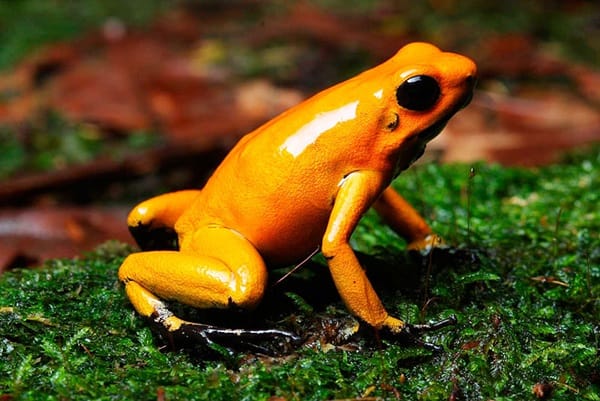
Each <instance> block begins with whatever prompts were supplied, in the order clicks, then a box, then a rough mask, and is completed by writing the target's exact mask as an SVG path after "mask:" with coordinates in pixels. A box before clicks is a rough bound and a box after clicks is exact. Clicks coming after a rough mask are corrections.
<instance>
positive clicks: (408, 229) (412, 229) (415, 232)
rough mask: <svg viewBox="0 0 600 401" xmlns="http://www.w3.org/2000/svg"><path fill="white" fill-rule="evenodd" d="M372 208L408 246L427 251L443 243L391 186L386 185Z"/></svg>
mask: <svg viewBox="0 0 600 401" xmlns="http://www.w3.org/2000/svg"><path fill="white" fill-rule="evenodd" d="M373 208H374V209H375V210H376V211H377V213H379V215H380V216H381V217H382V218H383V220H384V221H385V222H386V223H387V224H388V225H389V226H390V227H391V228H392V230H394V231H395V232H396V233H397V234H398V235H400V236H401V237H402V238H404V239H406V241H408V248H409V249H414V250H417V251H429V250H431V249H432V248H434V247H437V246H440V245H442V244H443V241H442V239H441V238H440V237H439V236H438V235H437V234H435V233H434V232H433V231H432V230H431V228H430V227H429V225H428V224H427V222H426V221H425V220H424V219H423V217H421V215H420V214H419V213H418V212H417V211H416V210H415V208H413V207H412V205H411V204H410V203H408V202H407V201H406V200H405V199H404V198H403V197H402V196H401V195H400V194H398V192H396V191H395V190H394V189H393V188H392V187H387V188H386V189H385V190H384V191H383V193H382V194H381V195H380V196H379V198H378V199H377V201H376V202H375V203H374V204H373Z"/></svg>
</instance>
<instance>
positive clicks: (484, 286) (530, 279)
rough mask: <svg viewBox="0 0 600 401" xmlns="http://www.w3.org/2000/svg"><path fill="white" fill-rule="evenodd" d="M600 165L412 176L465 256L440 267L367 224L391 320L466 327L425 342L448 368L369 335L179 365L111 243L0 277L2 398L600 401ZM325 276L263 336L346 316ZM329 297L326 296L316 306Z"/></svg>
mask: <svg viewBox="0 0 600 401" xmlns="http://www.w3.org/2000/svg"><path fill="white" fill-rule="evenodd" d="M598 155H599V152H598V149H595V150H592V151H589V152H587V153H586V154H585V155H579V156H574V157H571V158H570V159H569V160H567V161H566V162H564V163H561V164H557V165H554V166H549V167H546V168H541V169H537V170H524V169H514V168H502V167H498V166H489V165H485V164H478V165H474V166H467V165H446V166H439V165H436V164H429V165H423V166H417V167H416V168H413V169H411V170H409V171H407V172H405V173H404V174H403V175H402V176H401V177H400V178H399V180H398V182H397V187H398V188H399V189H400V190H401V191H402V193H403V194H405V195H406V196H407V197H408V198H409V199H411V201H413V203H414V204H415V205H416V206H417V208H419V209H421V210H422V211H423V212H424V214H425V215H426V216H427V217H428V218H429V220H431V221H432V222H433V226H434V228H435V229H436V231H437V232H438V233H440V234H441V235H442V236H443V237H444V238H445V239H446V241H447V243H448V244H450V245H451V249H450V251H446V252H442V253H439V254H438V256H436V255H435V254H434V257H433V258H432V259H431V261H430V260H429V259H428V258H427V257H426V258H424V259H419V258H415V257H414V255H413V256H410V255H408V254H407V253H406V252H405V251H404V245H403V243H402V241H401V240H399V239H398V238H397V237H396V236H395V235H393V234H392V233H391V232H390V231H389V230H388V229H387V228H386V227H384V226H382V225H381V224H380V222H379V221H378V220H377V217H376V216H375V215H374V214H369V215H368V216H366V218H365V219H364V220H363V222H362V223H361V225H360V227H359V229H358V230H357V232H356V234H355V236H354V237H353V242H354V246H355V248H357V249H359V250H360V251H361V252H364V253H366V254H369V255H373V256H375V257H374V258H372V257H369V258H366V259H365V267H366V268H367V269H368V271H369V272H378V271H384V272H385V274H383V275H381V274H380V275H379V276H380V277H379V279H377V278H374V282H376V283H377V284H376V285H377V286H378V290H379V291H380V293H381V294H383V298H384V303H385V304H386V306H387V307H388V309H389V310H390V311H391V312H392V313H394V314H395V315H397V316H399V317H402V318H404V319H406V320H408V321H409V322H412V323H419V322H423V321H433V320H439V319H440V318H443V317H447V316H449V315H451V314H455V315H456V316H457V317H458V324H457V325H456V326H455V327H450V328H446V329H443V330H440V331H438V332H434V333H431V334H427V335H424V336H422V338H423V339H424V340H427V341H430V342H433V343H435V344H438V345H440V346H441V347H443V351H442V352H441V353H439V354H435V355H434V354H432V353H431V352H430V351H428V350H426V349H424V348H422V347H418V346H415V345H407V344H406V343H405V342H402V343H398V342H396V341H394V340H393V339H388V338H386V339H383V340H382V342H381V343H378V342H377V341H376V340H374V339H373V338H372V337H373V336H370V333H369V332H368V331H366V333H365V332H361V333H360V335H359V337H358V338H357V339H353V340H352V342H353V344H354V345H356V346H355V347H337V348H332V349H331V347H321V346H318V345H317V346H313V347H302V348H300V349H298V350H297V351H296V352H294V353H292V354H291V355H290V356H287V357H283V358H265V357H256V356H253V355H248V354H243V353H242V354H240V355H239V356H238V357H236V358H229V359H225V360H224V359H220V358H218V357H217V358H214V357H212V358H205V357H204V354H203V353H202V352H201V351H199V350H198V349H188V350H175V351H169V350H167V349H164V348H162V347H161V345H162V344H161V343H160V341H157V340H156V337H155V336H154V335H153V333H152V332H151V331H150V329H149V328H148V326H147V325H146V323H145V322H144V321H143V320H142V319H141V318H139V317H138V316H137V315H136V314H135V313H134V311H133V310H132V308H131V306H130V304H129V303H128V301H127V299H126V297H125V295H124V292H123V288H122V286H121V285H120V284H119V283H118V281H117V278H116V271H117V268H118V266H119V264H120V262H121V261H122V258H123V256H124V255H125V254H126V253H127V252H128V251H129V250H128V249H126V248H124V247H123V246H120V245H118V244H109V245H106V246H104V247H101V248H100V249H99V250H98V251H96V252H94V253H93V254H90V255H87V256H85V257H83V258H81V259H79V260H56V261H52V262H50V263H48V264H47V265H45V266H43V267H42V268H39V269H33V270H17V271H13V272H10V273H7V274H5V275H3V276H2V277H1V278H0V398H1V399H7V400H11V399H15V400H17V399H18V400H36V399H50V400H64V399H69V400H90V399H106V400H108V399H132V400H134V399H135V400H155V399H157V397H164V398H163V399H166V400H183V399H186V400H204V399H206V400H221V399H223V400H231V399H239V400H266V399H269V397H272V396H278V397H283V398H284V399H287V400H323V399H353V398H360V397H371V398H374V399H378V398H381V399H396V398H398V397H401V399H421V400H441V399H442V400H447V399H469V400H487V399H494V400H496V401H499V400H515V399H520V400H527V399H535V396H534V394H533V393H532V391H533V388H534V386H536V385H544V386H546V387H545V388H546V389H548V388H552V398H551V399H556V400H600V383H599V381H600V368H599V366H600V355H599V351H598V349H599V344H600V300H599V294H600V238H599V231H600V230H599V228H600V208H599V206H598V205H599V204H600V195H599V192H598V191H597V188H600V158H599V156H598ZM405 265H407V266H405ZM390 266H391V267H393V269H392V270H386V268H389V267H390ZM321 271H326V268H324V267H320V266H318V264H317V265H316V266H308V267H305V268H304V269H302V272H301V274H300V275H299V276H298V278H295V280H297V282H296V284H302V283H303V280H304V286H302V285H299V286H298V288H302V287H304V288H307V289H308V290H307V291H306V293H302V292H301V291H298V292H295V295H291V296H288V299H290V300H292V301H290V302H289V303H288V304H287V305H286V306H285V307H283V306H282V305H279V306H278V308H275V309H277V311H276V312H272V313H271V312H268V311H269V308H270V304H272V302H270V301H269V299H267V300H265V303H264V304H263V305H262V306H261V308H259V309H260V310H263V311H266V312H261V313H262V315H260V316H261V318H260V319H263V318H264V316H267V317H266V318H264V319H265V320H264V324H265V325H271V324H275V325H279V326H282V327H284V328H287V327H290V325H291V323H290V321H295V323H294V325H296V326H298V327H300V328H301V324H302V323H301V322H302V321H309V320H310V319H311V318H313V317H314V315H316V314H327V313H330V314H332V315H333V316H334V317H335V316H340V315H342V316H343V315H344V314H345V313H346V312H345V311H344V309H343V307H342V306H341V305H340V304H339V301H337V297H336V294H335V293H334V292H333V293H332V294H331V299H330V301H328V302H332V303H331V304H330V305H331V306H329V307H325V309H323V305H315V304H313V301H312V299H311V297H310V294H311V293H313V294H314V293H315V292H329V291H330V290H331V289H330V288H329V287H328V286H329V285H330V284H327V278H325V280H324V281H323V280H322V279H319V281H316V280H317V279H316V278H315V277H314V276H313V274H320V273H319V272H321ZM381 276H383V280H382V279H381V278H382V277H381ZM311 277H312V278H311ZM320 282H323V283H324V284H323V285H324V286H325V287H326V289H318V290H317V291H315V288H316V284H315V283H320ZM287 290H290V289H289V288H288V289H287ZM287 290H278V291H282V292H285V291H287ZM271 306H272V305H271ZM282 309H283V310H284V311H285V313H287V315H282ZM260 319H259V320H258V321H255V322H254V324H258V325H260V324H262V323H261V320H260ZM273 322H275V323H273ZM232 324H233V325H235V321H234V322H232ZM370 337H371V338H370ZM325 348H327V349H325ZM451 397H455V398H451ZM371 398H368V399H371Z"/></svg>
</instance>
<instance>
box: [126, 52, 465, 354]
mask: <svg viewBox="0 0 600 401" xmlns="http://www.w3.org/2000/svg"><path fill="white" fill-rule="evenodd" d="M475 79H476V66H475V64H474V63H473V61H471V60H470V59H468V58H466V57H464V56H462V55H459V54H455V53H448V52H442V51H441V50H439V49H438V48H436V47H435V46H433V45H430V44H426V43H412V44H409V45H407V46H405V47H403V48H401V49H400V50H399V51H398V52H397V53H396V54H395V55H394V56H393V57H392V58H390V59H389V60H387V61H385V62H384V63H382V64H380V65H378V66H376V67H374V68H372V69H370V70H367V71H365V72H363V73H361V74H359V75H357V76H355V77H353V78H350V79H348V80H347V81H344V82H342V83H339V84H337V85H335V86H333V87H331V88H329V89H326V90H324V91H322V92H320V93H318V94H316V95H315V96H313V97H311V98H309V99H308V100H306V101H304V102H302V103H300V104H298V105H297V106H295V107H292V108H291V109H289V110H287V111H286V112H284V113H282V114H281V115H279V116H278V117H276V118H274V119H273V120H271V121H269V122H267V123H266V124H264V125H262V126H261V127H259V128H257V129H256V130H254V131H252V132H250V133H249V134H247V135H245V136H244V137H242V138H241V139H240V141H239V142H238V143H237V144H236V145H235V147H234V148H233V149H232V150H231V151H230V152H229V154H228V155H227V156H226V158H225V159H224V160H223V161H222V163H221V164H220V165H219V166H218V168H217V169H216V170H215V172H214V173H213V175H212V176H211V177H210V178H209V180H208V181H207V183H206V185H205V186H204V188H202V189H201V190H185V191H178V192H173V193H167V194H164V195H160V196H157V197H154V198H151V199H149V200H147V201H144V202H142V203H140V204H139V205H137V206H136V207H135V208H134V209H133V210H132V211H131V213H130V214H129V217H128V225H129V227H130V229H131V231H132V233H133V235H134V237H135V238H136V240H137V241H138V243H139V244H140V246H141V247H142V249H146V251H143V252H139V253H134V254H131V255H129V256H128V257H127V258H126V259H125V261H124V262H123V264H122V265H121V267H120V269H119V279H120V280H121V281H122V282H123V283H124V284H125V290H126V293H127V296H128V297H129V299H130V301H131V303H132V304H133V306H134V308H135V309H136V310H137V312H138V313H139V314H141V315H142V316H145V317H148V318H150V319H151V320H152V321H153V322H155V323H156V324H158V325H159V326H160V327H161V328H162V329H165V330H167V332H169V333H173V334H177V333H183V334H184V335H185V336H186V337H190V336H193V337H196V338H199V339H201V340H202V339H203V340H205V341H207V342H210V341H211V335H213V334H216V335H218V336H222V335H227V334H231V335H234V336H237V335H240V333H242V334H247V335H248V336H250V337H251V336H253V335H257V334H265V335H267V336H271V335H272V336H284V337H285V336H288V337H289V338H290V339H294V338H295V336H294V335H293V334H291V333H287V332H284V331H279V330H256V331H253V330H248V331H239V330H228V329H219V328H216V327H213V326H208V325H204V324H201V323H195V322H190V321H185V320H183V319H181V318H179V317H177V316H175V315H174V314H173V313H172V312H171V311H170V310H169V309H168V307H167V305H166V303H165V302H164V301H166V300H174V301H178V302H181V303H183V304H187V305H191V306H192V307H195V308H229V307H232V306H236V307H240V308H254V307H255V306H257V304H258V303H259V302H260V301H261V299H262V297H263V294H264V292H265V288H266V286H267V275H268V269H269V268H270V267H274V266H282V265H291V264H294V263H297V262H298V261H300V260H303V259H304V258H306V256H307V255H309V254H311V253H312V252H313V251H314V250H315V249H317V248H318V249H320V250H321V252H322V254H323V256H324V257H325V259H326V260H327V265H328V267H329V270H330V272H331V276H332V278H333V281H334V283H335V286H336V288H337V291H338V292H339V295H340V296H341V298H342V300H343V301H344V303H345V305H346V306H347V308H348V309H349V310H350V312H351V313H352V314H353V315H355V316H357V317H358V318H359V319H360V320H362V321H363V322H365V323H367V324H368V325H370V326H372V327H374V328H375V329H382V328H386V329H388V330H389V331H390V332H392V333H394V334H400V333H402V332H408V331H410V328H411V327H416V326H410V325H408V324H406V323H405V322H404V321H402V320H401V319H399V318H396V317H394V316H391V315H389V314H388V312H387V311H386V309H385V307H384V306H383V304H382V303H381V301H380V299H379V297H378V296H377V293H376V292H375V290H374V289H373V287H372V285H371V283H370V282H369V280H368V278H367V276H366V275H365V272H364V270H363V268H362V267H361V265H360V264H359V262H358V260H357V258H356V255H355V253H354V251H353V250H352V248H351V247H350V245H349V238H350V236H351V234H352V232H353V231H354V229H355V227H356V225H357V224H358V222H359V220H360V218H361V216H362V215H363V214H364V213H365V212H366V211H367V210H368V209H369V208H370V207H373V208H374V209H375V210H376V211H377V212H378V213H379V214H380V215H381V216H382V217H383V219H384V221H385V222H386V223H387V224H389V225H390V227H391V228H392V229H393V230H394V231H395V232H396V233H398V234H399V235H400V236H402V237H404V238H406V240H407V241H408V242H409V246H410V247H411V248H413V249H427V248H428V247H430V246H432V245H435V242H436V238H437V237H436V236H435V234H434V233H433V232H432V230H431V229H430V227H429V226H428V224H427V223H426V222H425V221H424V220H423V218H422V217H421V216H420V215H419V214H418V213H417V212H416V211H415V209H414V208H413V207H411V206H410V205H409V204H408V203H407V201H405V200H404V199H403V198H402V197H401V196H400V195H399V194H398V193H397V192H395V191H394V190H393V189H392V188H391V187H390V183H391V181H392V180H393V179H394V178H395V177H396V176H397V175H398V174H399V173H400V172H401V171H402V170H404V169H406V168H407V167H409V166H410V165H411V163H413V162H414V161H415V160H416V159H417V158H418V157H419V156H421V155H422V154H423V151H424V149H425V145H426V144H427V142H428V141H429V140H431V139H432V138H434V137H435V136H436V135H437V134H439V132H440V131H441V130H442V129H443V128H444V126H445V125H446V123H447V122H448V120H449V119H450V118H451V117H452V116H453V115H454V114H455V113H456V112H457V111H459V110H460V109H461V108H463V107H465V106H466V105H467V104H468V102H469V101H470V99H471V96H472V93H473V87H474V84H475ZM164 228H167V229H172V230H174V231H175V232H176V234H177V238H178V244H179V248H178V249H176V250H147V248H148V247H145V246H144V245H145V244H148V243H149V242H148V238H151V237H152V233H153V232H156V231H157V230H160V229H164Z"/></svg>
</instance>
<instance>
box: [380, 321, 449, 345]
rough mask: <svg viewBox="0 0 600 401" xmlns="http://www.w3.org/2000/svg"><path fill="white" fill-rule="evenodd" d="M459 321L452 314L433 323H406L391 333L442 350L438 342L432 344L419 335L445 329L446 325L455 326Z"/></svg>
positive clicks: (414, 342)
mask: <svg viewBox="0 0 600 401" xmlns="http://www.w3.org/2000/svg"><path fill="white" fill-rule="evenodd" d="M456 323H457V319H456V316H455V315H451V316H449V317H447V318H446V319H442V320H439V321H437V322H433V323H427V324H405V325H404V326H403V327H402V328H401V329H400V331H399V332H397V333H390V334H391V335H394V336H400V337H401V338H403V339H406V340H407V341H408V342H410V343H413V344H416V345H418V346H420V347H424V348H427V349H429V350H431V351H433V352H435V353H437V352H441V351H442V347H440V346H439V345H436V344H432V343H429V342H426V341H423V340H422V339H421V338H419V335H420V334H422V333H427V332H431V331H437V330H440V329H443V328H444V327H448V326H454V325H455V324H456Z"/></svg>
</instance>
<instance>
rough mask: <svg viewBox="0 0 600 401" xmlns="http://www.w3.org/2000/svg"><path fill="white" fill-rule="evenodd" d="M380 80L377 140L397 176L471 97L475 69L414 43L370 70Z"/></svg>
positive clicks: (451, 55)
mask: <svg viewBox="0 0 600 401" xmlns="http://www.w3.org/2000/svg"><path fill="white" fill-rule="evenodd" d="M373 73H374V74H376V75H377V76H378V77H379V78H378V79H374V81H379V86H378V87H379V88H381V89H380V91H379V92H375V96H380V101H381V103H380V106H382V108H381V109H380V110H381V114H380V119H379V126H378V131H379V135H378V139H379V140H380V144H381V146H382V148H383V149H388V150H391V151H392V153H393V157H395V158H396V160H397V172H399V171H401V170H403V169H405V168H407V167H408V166H409V165H410V164H411V163H412V162H414V161H415V160H416V159H418V158H419V157H420V156H421V155H422V154H423V151H424V150H425V145H426V144H427V142H429V141H430V140H431V139H433V138H434V137H435V136H437V135H438V134H439V133H440V131H441V130H442V129H443V128H444V127H445V125H446V123H447V122H448V120H449V119H450V118H451V117H452V116H453V115H454V114H455V113H456V112H457V111H459V110H460V109H462V108H463V107H465V106H466V105H467V104H468V103H469V102H470V100H471V98H472V96H473V88H474V86H475V81H476V74H477V68H476V66H475V63H473V61H471V60H470V59H469V58H467V57H464V56H461V55H459V54H455V53H448V52H442V51H440V50H439V49H438V48H437V47H435V46H433V45H430V44H427V43H412V44H409V45H407V46H405V47H403V48H402V49H400V50H399V51H398V53H396V55H395V56H394V57H392V58H391V59H390V60H388V61H387V62H386V63H384V64H382V65H380V66H378V67H376V68H374V69H373V70H370V71H369V74H373Z"/></svg>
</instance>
